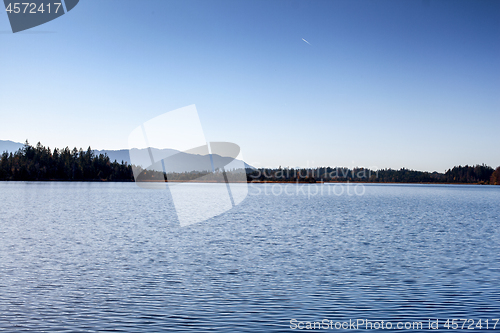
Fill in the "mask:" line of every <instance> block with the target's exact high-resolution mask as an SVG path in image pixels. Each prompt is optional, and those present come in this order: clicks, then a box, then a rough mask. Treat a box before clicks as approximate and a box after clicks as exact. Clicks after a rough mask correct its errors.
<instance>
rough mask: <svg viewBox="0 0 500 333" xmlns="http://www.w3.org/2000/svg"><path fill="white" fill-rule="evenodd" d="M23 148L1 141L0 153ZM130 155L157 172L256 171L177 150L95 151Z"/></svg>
mask: <svg viewBox="0 0 500 333" xmlns="http://www.w3.org/2000/svg"><path fill="white" fill-rule="evenodd" d="M23 147H24V144H23V143H19V142H13V141H8V140H0V153H3V152H5V151H7V152H9V153H14V152H16V151H17V150H19V149H20V148H23ZM130 153H132V155H133V156H134V163H135V164H136V165H139V166H141V167H143V168H148V169H151V170H155V171H163V168H164V167H165V169H166V170H165V171H167V172H189V171H204V170H211V169H212V164H213V167H214V168H215V169H217V168H219V167H222V166H224V168H225V169H226V170H231V169H239V168H242V166H243V165H244V166H245V168H246V169H255V168H254V167H252V166H250V165H248V164H246V163H245V162H243V161H240V160H237V159H235V160H233V159H232V158H230V157H224V156H220V155H216V154H213V155H212V159H210V156H209V155H203V154H192V153H191V154H190V153H184V152H180V151H178V150H175V149H157V148H151V149H150V150H149V149H147V148H145V149H137V148H133V149H131V150H130V151H129V150H128V149H120V150H94V154H95V155H100V154H102V155H107V156H108V157H109V159H110V160H111V161H115V160H116V161H117V162H118V163H121V162H124V163H127V164H130ZM151 155H152V156H153V157H154V160H155V161H157V163H155V164H153V165H151ZM161 160H164V161H166V163H164V165H162V164H161Z"/></svg>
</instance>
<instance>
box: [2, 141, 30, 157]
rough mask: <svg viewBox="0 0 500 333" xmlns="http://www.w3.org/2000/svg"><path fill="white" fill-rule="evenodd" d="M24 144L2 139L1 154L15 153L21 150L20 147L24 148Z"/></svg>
mask: <svg viewBox="0 0 500 333" xmlns="http://www.w3.org/2000/svg"><path fill="white" fill-rule="evenodd" d="M23 147H24V144H23V143H19V142H14V141H9V140H0V154H1V153H3V152H5V151H6V152H9V153H13V152H16V151H18V150H19V148H23Z"/></svg>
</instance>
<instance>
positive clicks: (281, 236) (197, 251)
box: [0, 182, 500, 332]
mask: <svg viewBox="0 0 500 333" xmlns="http://www.w3.org/2000/svg"><path fill="white" fill-rule="evenodd" d="M218 185H222V184H215V185H212V186H218ZM192 186H193V187H196V186H203V185H200V184H193V185H192ZM222 186H223V185H222ZM241 186H244V185H241ZM279 186H281V188H280V187H279ZM283 186H285V185H284V184H281V185H280V184H274V185H271V184H252V185H251V186H250V188H249V192H248V196H247V197H246V199H245V200H243V202H242V203H241V204H239V205H237V206H236V207H234V208H233V209H232V210H229V211H227V212H225V213H223V214H222V215H220V216H217V217H214V218H211V219H209V220H206V221H204V222H201V223H195V224H191V225H188V226H184V227H181V226H180V225H179V222H178V220H177V215H176V212H175V209H174V203H173V202H172V198H171V196H170V195H169V192H168V191H167V190H163V191H162V190H151V189H143V188H139V187H138V186H136V185H135V184H134V183H79V182H67V183H64V182H0V202H1V208H0V331H3V330H4V331H8V332H23V331H35V332H42V331H51V332H52V331H58V332H93V331H116V332H161V331H175V332H188V331H192V332H293V331H298V330H299V323H300V327H303V328H306V325H308V324H307V322H320V321H323V320H324V319H325V320H326V321H325V323H331V324H328V325H331V326H329V327H328V328H329V330H330V331H335V330H337V331H339V330H338V329H335V327H334V324H335V323H341V324H342V323H344V322H346V321H347V322H349V320H351V321H355V320H365V323H366V322H367V321H370V322H371V324H372V325H373V323H374V322H377V323H379V325H380V322H381V321H382V320H383V321H384V322H386V323H387V322H390V323H391V324H392V325H396V324H397V323H403V324H406V323H407V322H423V325H424V326H423V327H424V330H426V327H427V325H428V320H429V319H431V320H434V322H435V320H436V319H438V325H439V326H438V327H439V329H440V330H443V331H451V330H448V329H446V328H445V327H444V326H443V325H444V324H445V321H446V319H453V318H465V319H471V320H474V326H475V325H477V323H478V321H479V319H481V320H482V321H481V323H482V326H483V328H482V329H483V330H484V329H486V322H485V320H489V321H488V327H489V330H490V331H492V330H493V323H494V319H498V318H499V317H500V186H496V187H495V186H475V185H464V186H461V185H392V184H381V185H373V184H370V185H361V187H360V186H358V187H357V188H355V186H354V185H350V187H349V188H347V186H346V185H337V187H336V188H335V190H336V191H335V192H333V191H330V192H327V191H324V192H321V191H318V188H320V187H324V188H326V186H334V185H319V184H312V185H293V184H291V185H288V186H289V187H287V188H284V187H283ZM297 186H302V187H301V188H300V190H297ZM341 186H344V187H341ZM341 188H342V189H344V190H345V191H343V192H342V193H340V189H341ZM329 189H332V188H329ZM285 190H286V191H285ZM348 190H350V192H348ZM355 190H356V191H357V192H355ZM311 193H313V194H314V195H312V194H311ZM291 320H295V321H292V322H291ZM469 323H470V322H469ZM469 323H467V325H466V327H467V326H468V325H469ZM294 325H295V327H294ZM461 326H462V322H460V327H461ZM379 327H380V326H379ZM394 327H395V326H393V328H394ZM417 328H418V327H417ZM476 329H478V328H476ZM498 329H500V324H498V325H497V327H496V330H498ZM374 330H376V329H375V328H374V329H373V331H374ZM322 331H325V329H322ZM349 331H352V332H366V331H367V328H366V327H365V326H358V327H357V328H352V327H350V328H349ZM405 331H407V332H410V331H415V332H417V331H422V330H421V329H416V328H415V327H412V328H411V329H408V330H405Z"/></svg>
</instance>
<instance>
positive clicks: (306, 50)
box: [0, 0, 500, 172]
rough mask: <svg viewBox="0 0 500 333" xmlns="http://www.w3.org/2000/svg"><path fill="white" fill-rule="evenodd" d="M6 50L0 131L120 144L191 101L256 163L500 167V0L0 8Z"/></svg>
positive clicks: (116, 0)
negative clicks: (15, 22)
mask: <svg viewBox="0 0 500 333" xmlns="http://www.w3.org/2000/svg"><path fill="white" fill-rule="evenodd" d="M303 39H305V40H306V41H307V42H308V43H306V42H305V41H304V40H303ZM0 61H1V63H2V67H1V69H0V117H1V118H0V119H1V127H0V139H2V140H13V141H18V142H24V140H25V139H29V140H30V142H32V143H36V142H37V141H41V142H42V144H44V145H49V146H51V147H55V146H57V147H64V146H67V145H68V146H70V147H74V146H77V147H84V148H86V147H88V146H89V145H90V146H91V147H92V148H95V149H122V148H127V146H128V135H129V133H130V132H131V131H132V130H133V129H134V128H136V127H137V126H139V125H140V124H141V123H143V122H145V121H147V120H149V119H151V118H153V117H156V116H158V115H161V114H163V113H164V112H167V111H170V110H175V109H177V108H181V107H184V106H187V105H190V104H196V107H197V109H198V113H199V115H200V119H201V122H202V124H203V128H204V132H205V136H206V138H207V139H208V140H209V141H230V142H234V143H237V144H238V145H240V147H241V148H242V152H243V155H244V157H245V160H246V161H247V162H248V163H249V164H251V165H254V166H257V167H263V166H268V167H277V166H279V165H281V166H290V167H295V166H326V165H329V166H348V167H352V166H365V167H378V168H388V167H392V168H401V167H407V168H413V169H419V170H428V171H434V170H436V171H440V172H443V171H445V169H447V168H449V167H453V166H454V165H459V164H461V165H465V164H477V163H486V164H488V165H491V166H493V167H496V166H498V165H500V150H499V148H498V147H499V143H500V129H499V124H500V1H480V0H479V1H478V0H474V1H451V0H449V1H433V0H424V1H422V0H418V1H377V0H370V1H334V0H327V1H305V0H303V1H291V0H285V1H275V0H273V1H268V0H262V1H232V0H231V1H206V0H201V1H191V0H187V1H167V0H140V1H130V0H105V1H104V0H83V1H80V3H79V4H78V6H76V7H75V8H74V9H73V10H72V11H71V12H69V13H68V14H66V15H64V16H62V17H60V18H58V19H56V20H54V21H51V22H49V23H46V24H44V25H41V26H39V27H36V28H33V29H30V30H28V31H26V32H20V33H17V34H12V33H11V31H10V26H9V22H8V18H7V13H5V12H3V13H0Z"/></svg>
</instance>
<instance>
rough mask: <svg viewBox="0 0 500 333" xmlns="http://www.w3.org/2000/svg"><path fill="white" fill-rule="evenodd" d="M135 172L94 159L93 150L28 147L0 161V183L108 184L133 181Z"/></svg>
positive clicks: (122, 164)
mask: <svg viewBox="0 0 500 333" xmlns="http://www.w3.org/2000/svg"><path fill="white" fill-rule="evenodd" d="M133 179H134V177H133V175H132V168H131V166H130V165H127V164H126V163H118V162H117V161H111V160H110V159H109V157H108V156H106V155H102V154H100V155H95V154H94V152H93V151H92V149H90V147H89V148H88V149H87V150H86V151H84V150H82V149H81V148H80V149H76V148H73V150H70V149H69V148H68V147H66V148H64V149H57V148H56V149H54V150H50V148H46V147H44V146H42V145H41V144H40V143H38V144H37V145H36V146H35V147H33V146H31V145H29V144H25V145H24V147H23V148H21V149H19V150H18V151H17V152H15V153H10V154H9V153H7V152H4V153H3V154H2V155H1V157H0V180H103V181H105V180H107V181H132V180H133Z"/></svg>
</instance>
